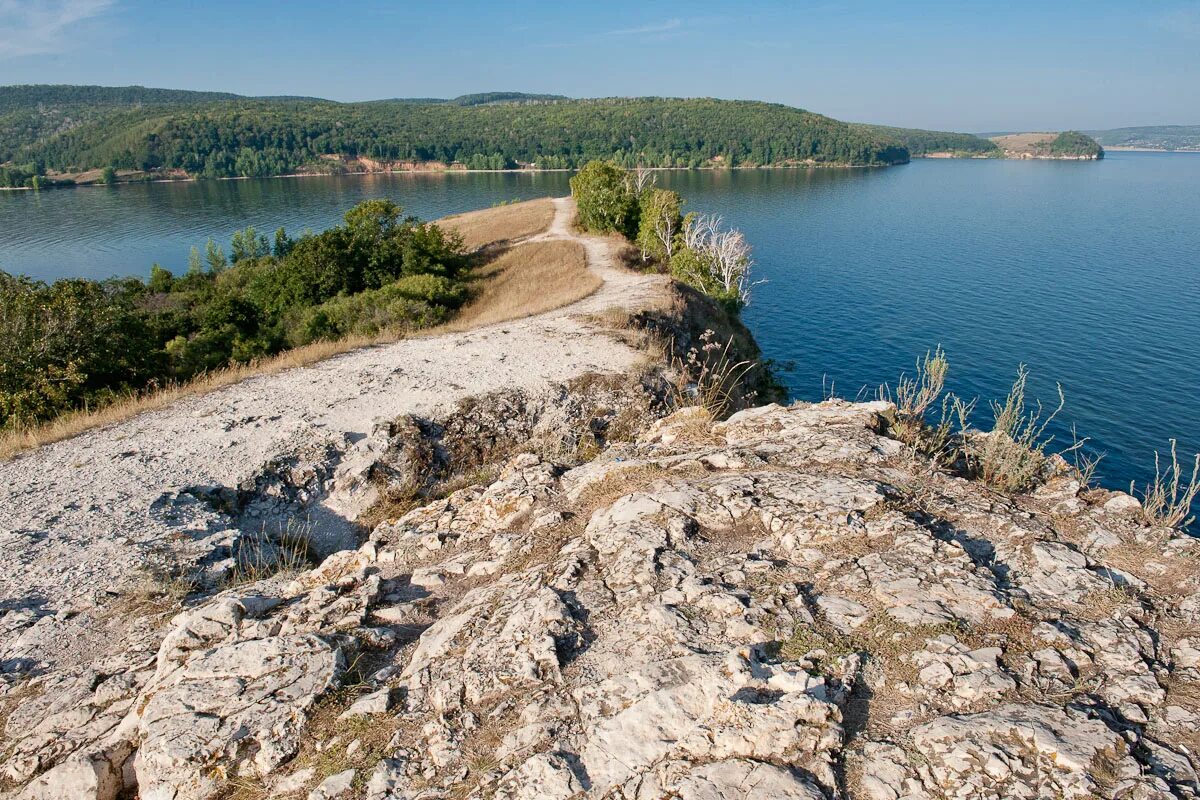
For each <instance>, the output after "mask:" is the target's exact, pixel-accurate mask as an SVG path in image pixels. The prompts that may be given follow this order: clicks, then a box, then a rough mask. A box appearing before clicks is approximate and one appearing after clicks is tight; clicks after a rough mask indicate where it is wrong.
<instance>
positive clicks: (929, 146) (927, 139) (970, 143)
mask: <svg viewBox="0 0 1200 800" xmlns="http://www.w3.org/2000/svg"><path fill="white" fill-rule="evenodd" d="M859 127H862V128H865V129H867V130H870V131H872V132H874V133H876V134H878V135H880V136H887V137H890V138H893V139H896V140H898V141H899V142H900V143H901V144H903V145H904V146H905V147H906V148H908V152H909V153H910V154H911V155H913V156H928V155H933V154H938V155H942V154H945V155H953V156H962V157H973V156H999V155H1000V149H999V148H998V147H996V143H995V142H992V141H989V140H987V139H984V138H982V137H979V136H976V135H974V134H971V133H951V132H949V131H927V130H921V129H919V128H894V127H891V126H889V125H861V124H860V125H859Z"/></svg>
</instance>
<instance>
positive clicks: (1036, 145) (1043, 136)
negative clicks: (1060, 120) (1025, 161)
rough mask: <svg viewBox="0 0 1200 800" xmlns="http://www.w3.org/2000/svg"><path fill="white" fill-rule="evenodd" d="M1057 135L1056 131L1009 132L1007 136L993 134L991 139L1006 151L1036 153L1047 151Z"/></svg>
mask: <svg viewBox="0 0 1200 800" xmlns="http://www.w3.org/2000/svg"><path fill="white" fill-rule="evenodd" d="M1057 136H1058V134H1057V133H1010V134H1008V135H1007V136H993V137H992V141H993V142H995V143H996V145H997V146H998V147H999V148H1000V149H1001V150H1003V151H1005V152H1006V153H1014V154H1020V153H1031V154H1038V153H1043V152H1045V151H1047V150H1048V149H1049V147H1050V143H1051V142H1052V141H1054V139H1055V138H1056V137H1057Z"/></svg>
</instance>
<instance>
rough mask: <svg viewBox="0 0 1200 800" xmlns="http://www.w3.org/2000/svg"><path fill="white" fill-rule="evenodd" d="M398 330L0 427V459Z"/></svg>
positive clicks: (315, 346) (297, 350)
mask: <svg viewBox="0 0 1200 800" xmlns="http://www.w3.org/2000/svg"><path fill="white" fill-rule="evenodd" d="M398 338H399V336H397V335H390V336H388V335H385V336H377V337H365V336H359V337H351V338H348V339H341V340H338V341H336V342H314V343H313V344H310V345H305V346H304V347H297V348H294V349H292V350H288V351H286V352H283V353H280V354H279V355H277V356H273V357H271V358H265V359H262V360H260V361H252V362H250V363H248V364H238V365H236V366H232V367H227V368H226V369H222V370H218V371H216V372H210V373H208V374H207V375H201V376H200V377H198V378H195V379H194V380H191V381H189V382H188V383H184V384H179V385H177V386H169V387H167V388H164V389H159V390H157V391H153V392H147V393H145V394H140V395H133V396H130V397H127V398H125V399H123V400H118V401H117V402H114V403H112V404H110V405H107V406H105V407H104V408H100V409H91V410H81V411H72V412H71V413H69V414H64V415H63V416H61V417H59V418H57V419H55V420H51V421H50V422H46V423H44V424H42V425H39V426H37V427H35V428H28V429H24V430H8V431H3V432H0V460H7V459H10V458H12V457H13V456H15V455H17V454H18V453H21V452H23V451H25V450H32V449H34V448H37V447H41V446H42V445H45V444H50V443H52V442H60V441H62V440H63V439H70V438H72V437H74V436H78V435H79V434H81V433H85V432H86V431H89V430H92V429H94V428H103V427H106V426H108V425H115V424H117V423H118V422H124V421H125V420H127V419H129V418H131V417H136V416H137V415H138V414H144V413H145V412H147V411H155V410H157V409H160V408H163V407H165V406H169V405H170V404H171V403H174V402H175V401H176V400H180V399H182V398H184V397H191V396H193V395H204V394H208V393H209V392H213V391H216V390H217V389H221V388H224V387H226V386H230V385H231V384H234V383H239V382H240V381H244V380H246V379H247V378H254V377H257V376H259V375H274V374H275V373H277V372H282V371H284V370H285V369H292V368H293V367H304V366H308V365H309V364H314V363H316V362H318V361H323V360H325V359H327V358H332V357H333V356H336V355H340V354H342V353H345V352H348V351H350V350H356V349H358V348H360V347H366V346H369V345H373V344H383V343H385V342H388V341H395V340H397V339H398Z"/></svg>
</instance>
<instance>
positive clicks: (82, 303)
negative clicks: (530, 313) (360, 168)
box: [0, 200, 467, 428]
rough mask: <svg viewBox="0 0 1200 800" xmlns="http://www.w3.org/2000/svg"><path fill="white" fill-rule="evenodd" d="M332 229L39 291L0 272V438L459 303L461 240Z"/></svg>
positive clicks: (428, 227) (394, 223)
mask: <svg viewBox="0 0 1200 800" xmlns="http://www.w3.org/2000/svg"><path fill="white" fill-rule="evenodd" d="M344 219H345V221H344V223H343V224H342V225H338V226H336V227H333V228H330V229H329V230H327V231H324V232H322V233H319V234H307V235H305V236H303V237H301V238H299V239H295V240H293V239H291V238H290V237H288V236H287V234H286V233H285V232H284V231H283V230H282V229H280V230H278V231H276V233H275V236H274V237H273V239H272V240H268V239H267V237H265V236H262V235H260V234H258V233H257V232H255V231H254V229H252V228H247V229H246V230H244V231H239V232H237V233H235V234H234V236H233V240H232V242H231V244H230V250H229V255H228V256H226V253H225V251H224V249H223V248H221V247H219V246H218V245H216V244H215V243H213V242H211V241H210V242H209V243H208V247H207V248H206V250H205V251H204V253H203V254H201V252H200V250H199V249H195V248H194V249H193V250H192V256H191V259H190V265H189V268H188V271H187V273H186V274H184V275H179V276H176V275H172V274H171V273H170V272H168V271H167V270H165V269H162V268H161V267H159V266H157V265H155V266H154V267H153V269H152V270H151V273H150V279H149V280H148V281H146V282H143V281H141V280H138V279H137V278H125V279H116V278H114V279H111V280H107V281H90V280H83V279H75V280H60V281H56V282H55V283H53V284H49V285H48V284H45V283H42V282H40V281H35V280H32V279H30V278H27V277H23V276H15V275H10V274H8V273H6V272H3V271H0V428H5V427H8V428H23V427H27V426H31V425H34V424H36V423H38V422H41V421H44V420H48V419H51V418H53V417H55V416H57V415H59V414H61V413H63V412H66V411H69V410H71V409H75V408H80V407H82V406H88V407H93V408H94V407H96V406H98V405H103V404H105V403H107V402H109V401H110V400H112V399H113V398H115V397H118V396H121V395H124V394H127V393H130V392H139V391H142V390H144V389H147V388H150V387H154V386H161V385H163V384H165V383H171V382H175V381H186V380H188V379H190V378H192V377H194V376H196V375H199V374H201V373H204V372H207V371H211V370H214V369H219V368H221V367H224V366H226V365H228V364H231V363H239V362H243V363H244V362H248V361H251V360H254V359H256V358H260V357H263V356H268V355H271V354H274V353H278V352H280V351H281V350H284V349H287V348H289V347H294V346H298V345H303V344H307V343H310V342H313V341H316V340H323V339H340V338H344V337H346V336H350V335H373V334H376V333H378V332H380V331H383V330H405V329H410V328H419V327H425V326H428V325H431V324H435V323H438V322H441V321H443V320H445V319H446V318H447V317H448V316H449V314H450V312H451V310H452V309H454V308H456V307H457V306H459V305H460V304H461V303H462V302H463V301H464V300H465V299H466V295H467V291H466V283H465V282H464V280H463V277H464V275H463V270H464V269H465V268H466V266H467V260H466V258H465V257H464V255H463V252H462V247H461V240H460V239H458V237H457V236H455V235H452V234H448V233H446V232H444V231H443V230H442V229H441V228H439V227H438V226H436V225H432V224H426V223H421V222H419V221H418V220H416V219H413V218H402V217H401V210H400V208H399V207H398V206H396V204H394V203H392V202H391V201H388V200H368V201H366V202H363V203H360V204H359V205H358V206H356V207H354V208H353V209H351V210H350V211H348V212H347V213H346V215H345V218H344Z"/></svg>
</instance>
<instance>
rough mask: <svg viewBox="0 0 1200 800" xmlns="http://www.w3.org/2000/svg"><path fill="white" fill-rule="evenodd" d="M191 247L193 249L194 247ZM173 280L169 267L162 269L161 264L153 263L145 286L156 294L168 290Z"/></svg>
mask: <svg viewBox="0 0 1200 800" xmlns="http://www.w3.org/2000/svg"><path fill="white" fill-rule="evenodd" d="M192 249H193V250H195V248H192ZM174 280H175V276H174V275H172V274H171V271H170V270H169V269H163V267H162V266H160V265H158V264H154V265H152V266H151V267H150V280H149V281H147V282H146V288H147V289H149V290H150V291H152V292H155V293H156V294H159V293H165V292H169V291H171V284H172V282H173V281H174Z"/></svg>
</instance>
